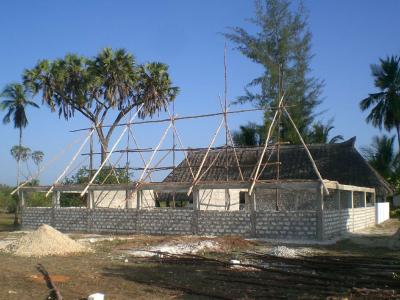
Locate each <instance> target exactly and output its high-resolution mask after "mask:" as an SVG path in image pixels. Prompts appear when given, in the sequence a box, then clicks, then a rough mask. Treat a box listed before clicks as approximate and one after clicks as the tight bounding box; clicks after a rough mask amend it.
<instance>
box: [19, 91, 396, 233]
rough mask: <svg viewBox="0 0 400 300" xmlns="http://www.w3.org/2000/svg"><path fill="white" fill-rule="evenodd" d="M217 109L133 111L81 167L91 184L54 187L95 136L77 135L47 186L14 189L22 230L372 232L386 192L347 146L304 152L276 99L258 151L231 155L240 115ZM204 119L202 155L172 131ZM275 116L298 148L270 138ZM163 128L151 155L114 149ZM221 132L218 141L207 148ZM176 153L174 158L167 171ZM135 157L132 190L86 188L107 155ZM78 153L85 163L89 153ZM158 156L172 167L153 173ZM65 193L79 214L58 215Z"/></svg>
mask: <svg viewBox="0 0 400 300" xmlns="http://www.w3.org/2000/svg"><path fill="white" fill-rule="evenodd" d="M221 107H223V106H222V105H221ZM226 107H227V106H226V105H225V108H223V111H222V112H220V113H213V114H207V115H198V116H188V117H176V116H175V113H174V112H172V113H170V112H169V111H168V114H169V118H168V119H160V120H149V121H137V122H134V121H133V119H134V118H135V116H136V115H137V113H138V112H139V110H140V108H139V110H138V112H137V113H136V114H135V115H134V116H131V117H130V119H129V121H127V122H126V123H125V124H121V125H120V126H122V127H123V128H124V129H123V131H122V133H121V134H120V136H119V137H118V139H117V140H116V142H115V144H114V145H113V147H112V148H111V150H110V151H109V153H108V155H107V157H106V159H105V160H104V161H103V162H102V163H101V165H100V166H99V167H98V168H96V169H94V168H93V167H92V166H90V169H91V170H92V169H93V171H95V172H94V174H91V180H90V181H89V182H88V183H87V184H86V185H84V186H77V185H62V184H60V180H61V178H63V177H64V176H65V175H66V172H67V170H69V169H71V168H72V165H73V162H74V161H75V159H76V158H77V157H78V156H80V154H82V153H81V151H82V150H83V148H84V145H85V144H86V143H87V142H88V141H89V140H91V138H92V134H93V132H94V129H93V128H86V129H83V130H86V131H87V132H88V135H87V137H86V138H85V140H84V142H83V143H82V145H81V146H80V147H79V149H78V151H77V152H76V153H75V155H74V156H73V158H72V161H71V163H70V164H69V165H68V166H67V167H66V169H65V170H64V171H63V172H62V173H61V174H60V176H59V177H58V178H57V180H56V181H55V183H54V184H53V185H51V186H39V187H27V186H26V185H25V183H24V184H22V185H21V186H20V187H18V188H17V189H16V191H18V192H19V194H20V197H21V198H22V203H23V210H22V224H23V226H24V227H29V228H34V227H37V226H38V225H40V224H42V223H47V224H51V225H52V226H54V227H55V228H58V229H60V230H64V231H85V232H110V233H129V234H135V233H144V234H202V235H203V234H207V235H210V234H211V235H242V236H247V237H257V238H273V239H296V240H305V239H307V240H324V239H329V238H335V237H338V236H340V235H342V234H345V233H347V232H353V231H356V230H358V229H361V228H363V227H367V226H370V225H373V224H375V220H376V217H375V214H376V211H375V203H376V201H377V199H384V198H385V197H386V196H388V195H390V194H391V193H392V190H391V187H390V186H389V184H388V183H387V182H386V181H385V180H384V179H383V178H382V177H381V176H379V174H378V173H377V172H376V171H375V170H373V168H372V167H371V166H370V165H368V163H367V162H366V161H365V160H364V158H363V157H362V156H361V155H360V153H359V152H358V151H357V150H356V149H355V147H354V142H355V138H353V139H351V140H348V141H346V142H343V143H338V144H323V145H322V144H321V145H306V144H305V142H304V140H303V138H302V137H301V135H300V133H299V131H298V129H297V127H296V124H295V123H294V122H293V120H292V118H291V117H290V114H289V112H288V111H287V110H286V107H285V106H284V102H283V97H282V98H281V101H280V102H279V105H278V107H276V108H275V109H273V108H271V110H272V111H274V117H273V119H272V123H271V126H270V127H269V129H268V134H267V138H266V140H265V142H264V145H263V146H260V147H245V148H243V147H236V146H235V144H234V143H233V139H232V134H231V132H230V130H229V126H228V120H227V119H228V118H227V117H228V115H229V114H233V113H241V112H244V110H241V111H228V110H227V108H226ZM256 110H258V109H252V110H246V111H256ZM210 117H222V119H221V122H220V123H219V126H218V128H217V130H216V132H215V133H214V135H213V137H212V140H211V142H210V143H209V145H208V147H204V148H197V149H193V148H185V147H184V146H183V143H182V139H181V137H180V135H179V133H178V131H177V129H176V126H175V123H176V122H177V121H184V120H190V119H193V118H210ZM281 117H287V118H288V119H289V121H290V124H292V126H293V127H294V128H295V130H296V132H297V133H298V137H299V140H300V141H301V144H300V145H288V144H286V143H281V142H280V141H279V138H278V140H275V141H274V140H273V138H272V137H273V135H274V130H279V127H280V126H277V122H278V120H279V119H280V118H281ZM165 122H167V123H168V127H167V128H166V130H165V131H164V133H163V135H162V137H161V139H160V141H159V143H158V144H157V145H156V146H155V147H154V148H152V149H143V148H140V147H139V145H138V144H137V143H136V139H135V137H134V136H133V135H132V136H131V138H132V139H131V140H133V141H135V147H134V148H130V147H127V148H126V149H117V146H118V144H119V143H120V141H121V139H122V137H123V136H124V134H125V133H128V138H129V136H130V134H131V133H132V132H131V127H133V126H139V125H140V124H144V123H154V124H157V123H165ZM222 128H225V137H226V143H225V145H224V146H220V147H215V145H214V144H215V141H216V137H217V135H218V134H219V133H220V131H221V129H222ZM169 130H172V132H173V139H174V143H173V147H172V148H169V149H163V148H161V145H162V143H163V141H164V139H165V137H166V134H167V132H168V131H169ZM278 137H279V133H278ZM128 141H129V140H128ZM91 144H92V143H91ZM178 146H179V147H178ZM163 151H164V152H165V153H166V154H165V155H162V157H161V158H160V159H159V160H158V161H157V162H155V161H154V158H155V154H156V153H161V152H163ZM178 151H179V153H183V158H182V161H181V162H180V163H178V164H175V153H176V152H178ZM143 152H150V153H151V156H150V158H149V160H148V161H145V159H144V158H143V156H141V158H142V162H143V166H141V167H132V166H130V168H133V169H135V170H140V171H141V173H140V176H138V178H136V179H133V180H132V182H130V183H124V184H112V185H110V184H105V183H104V182H103V184H94V180H95V178H96V176H97V175H98V174H99V172H100V170H101V169H102V168H103V167H104V166H105V165H106V163H110V161H108V159H109V158H110V157H111V154H112V153H114V154H115V153H120V157H122V156H123V155H124V154H126V155H127V157H128V155H129V154H130V153H139V154H141V153H143ZM87 154H89V156H90V161H91V162H92V156H93V155H95V153H94V152H93V150H92V148H91V149H90V152H89V153H86V156H87ZM84 155H85V154H84ZM167 155H173V158H174V161H173V166H163V165H162V162H163V160H164V159H165V157H166V156H167ZM118 161H119V160H118ZM110 167H111V169H110V174H109V175H111V174H112V171H113V170H114V168H117V167H118V166H117V164H116V163H115V164H111V163H110ZM127 168H128V167H127ZM160 170H164V171H165V170H170V173H169V174H168V175H167V176H166V177H165V179H164V180H162V181H154V180H152V174H154V172H157V171H160ZM32 191H35V192H38V191H40V192H45V193H46V194H47V195H50V194H51V195H52V199H53V201H52V206H51V207H30V206H29V203H28V201H24V199H25V198H26V197H25V195H26V194H27V193H29V192H32ZM64 193H79V194H80V196H81V197H83V199H85V200H86V201H85V202H84V204H85V206H84V207H82V206H80V207H63V205H62V201H60V198H61V197H62V194H64Z"/></svg>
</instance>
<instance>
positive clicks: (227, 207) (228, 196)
mask: <svg viewBox="0 0 400 300" xmlns="http://www.w3.org/2000/svg"><path fill="white" fill-rule="evenodd" d="M230 207H231V194H230V192H229V189H225V210H230Z"/></svg>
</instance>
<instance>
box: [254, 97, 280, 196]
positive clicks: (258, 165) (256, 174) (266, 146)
mask: <svg viewBox="0 0 400 300" xmlns="http://www.w3.org/2000/svg"><path fill="white" fill-rule="evenodd" d="M283 98H284V95H282V97H281V99H280V101H279V105H278V106H279V107H280V106H281V105H282V101H283ZM277 116H278V110H277V111H275V114H274V117H273V119H272V122H271V125H270V126H269V128H268V134H267V138H266V139H265V145H264V148H263V150H262V152H261V156H260V158H259V159H258V163H257V167H256V171H255V172H254V178H253V182H252V183H251V185H250V188H249V195H250V196H251V195H252V193H253V189H254V186H255V184H256V181H257V176H258V172H259V171H260V167H261V163H262V160H263V158H264V155H265V152H266V151H267V148H268V143H269V139H270V137H271V131H272V128H273V126H274V124H275V122H276V118H277Z"/></svg>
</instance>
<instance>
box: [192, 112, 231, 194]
mask: <svg viewBox="0 0 400 300" xmlns="http://www.w3.org/2000/svg"><path fill="white" fill-rule="evenodd" d="M223 124H224V119H223V118H222V120H221V122H220V124H219V126H218V128H217V131H216V132H215V134H214V136H213V138H212V140H211V142H210V145H209V146H208V149H207V152H206V153H205V155H204V157H203V160H202V162H201V164H200V167H199V169H198V170H197V173H196V176H195V177H194V179H193V182H192V185H191V186H190V188H189V191H188V192H187V195H188V196H189V195H190V194H191V193H192V190H193V187H194V186H195V184H196V181H197V178H198V177H199V175H200V172H201V170H202V169H203V166H204V163H205V161H206V159H207V157H208V153H209V152H210V149H211V147H212V145H213V144H214V142H215V139H216V138H217V136H218V133H219V131H220V130H221V128H222V125H223Z"/></svg>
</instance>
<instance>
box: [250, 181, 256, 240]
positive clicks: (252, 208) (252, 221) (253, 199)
mask: <svg viewBox="0 0 400 300" xmlns="http://www.w3.org/2000/svg"><path fill="white" fill-rule="evenodd" d="M256 190H257V189H254V190H253V193H252V194H251V196H250V226H251V228H250V234H251V236H252V237H256V236H257V202H256Z"/></svg>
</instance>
